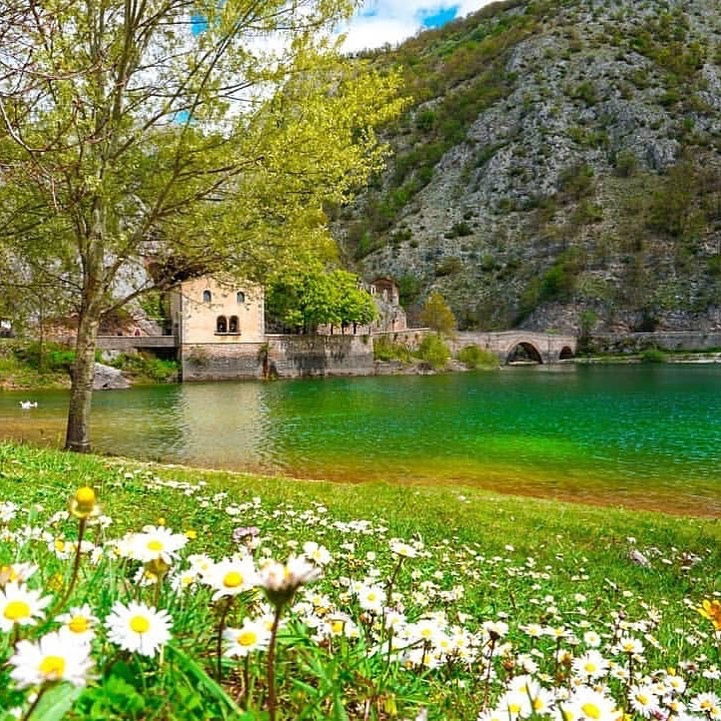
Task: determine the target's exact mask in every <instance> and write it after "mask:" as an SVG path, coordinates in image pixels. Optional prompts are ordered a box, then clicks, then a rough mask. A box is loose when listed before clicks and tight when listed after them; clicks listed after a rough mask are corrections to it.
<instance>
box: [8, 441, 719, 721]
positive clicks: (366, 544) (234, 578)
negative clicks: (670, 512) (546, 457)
mask: <svg viewBox="0 0 721 721" xmlns="http://www.w3.org/2000/svg"><path fill="white" fill-rule="evenodd" d="M80 488H90V489H92V491H93V492H92V495H90V496H88V495H87V494H88V493H89V491H83V492H80V494H79V495H77V491H78V489H80ZM84 494H85V495H84ZM95 498H97V503H98V504H99V505H98V506H97V507H96V504H95ZM69 499H74V501H73V502H72V503H71V506H72V510H74V511H75V514H74V515H73V514H71V513H68V500H69ZM0 534H1V538H2V543H1V544H0V565H4V568H3V570H0V663H2V664H3V665H2V667H1V668H0V710H5V716H3V714H2V712H1V711H0V719H5V718H8V719H10V718H25V719H27V718H32V719H60V718H69V719H211V718H212V719H215V718H218V719H222V718H226V719H271V720H274V719H392V718H397V719H425V718H427V719H476V718H477V717H479V716H480V717H481V718H482V719H484V721H485V720H487V721H491V720H495V719H497V720H498V721H516V719H524V718H533V719H540V718H554V719H559V721H580V720H581V719H589V720H590V719H593V720H594V721H597V720H598V719H603V720H604V721H605V719H619V718H620V717H621V716H622V714H626V715H628V716H629V717H632V718H639V719H641V718H655V719H661V720H665V719H674V718H678V719H679V721H684V719H687V718H692V719H708V720H709V721H714V720H717V719H721V701H719V698H718V691H716V689H718V688H721V671H720V670H719V663H720V640H721V638H720V636H719V630H720V629H721V605H719V603H718V601H717V600H716V599H718V598H720V597H721V550H720V546H719V539H720V538H721V528H720V527H719V524H718V522H716V521H714V520H709V519H703V520H702V519H686V518H679V517H670V516H663V515H659V514H651V513H640V512H634V511H630V510H621V509H613V508H590V507H584V506H573V505H567V504H561V503H555V502H551V501H544V500H537V499H530V498H515V497H504V496H499V495H494V494H489V493H487V492H482V491H478V490H474V489H468V488H459V489H448V488H438V489H436V488H429V487H416V486H414V487H401V486H394V485H387V484H380V483H369V484H359V485H341V484H331V483H325V482H309V481H296V480H291V479H285V478H264V477H258V476H251V475H246V474H237V473H227V472H208V471H200V470H196V469H190V468H180V467H169V466H160V465H151V464H145V463H139V462H135V461H131V460H126V459H117V458H101V457H96V456H77V455H68V454H64V453H59V452H53V451H45V450H38V449H34V448H31V447H27V446H17V445H8V444H6V445H0ZM79 535H80V536H82V538H81V541H82V542H81V543H80V544H78V537H79ZM78 551H79V552H78ZM289 557H291V559H290V561H289V562H288V564H286V560H287V559H288V558H289ZM18 604H19V605H18ZM23 604H24V606H23ZM699 609H701V611H700V610H699ZM71 669H75V671H72V672H71Z"/></svg>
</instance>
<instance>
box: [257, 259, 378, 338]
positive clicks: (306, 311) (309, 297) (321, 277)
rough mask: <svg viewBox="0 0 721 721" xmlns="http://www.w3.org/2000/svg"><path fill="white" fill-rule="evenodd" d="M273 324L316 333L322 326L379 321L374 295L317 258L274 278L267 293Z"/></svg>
mask: <svg viewBox="0 0 721 721" xmlns="http://www.w3.org/2000/svg"><path fill="white" fill-rule="evenodd" d="M266 312H267V314H268V316H269V318H270V319H271V320H275V321H276V322H278V323H281V324H282V325H283V326H285V327H287V328H289V329H292V330H300V329H302V330H304V331H306V332H314V331H315V330H316V329H317V327H318V326H319V325H326V324H327V325H330V326H339V327H347V326H349V325H352V324H354V323H357V324H359V325H367V324H368V323H371V322H372V321H373V320H375V318H376V317H377V309H376V306H375V302H374V301H373V298H372V297H371V295H370V294H369V293H368V292H367V291H365V290H363V289H362V288H360V287H359V284H358V277H357V276H356V275H355V274H353V273H349V272H348V271H345V270H339V269H336V270H332V271H328V270H326V269H325V268H324V266H323V264H322V263H321V262H320V261H319V260H318V259H315V258H306V259H305V260H301V261H300V262H299V264H298V265H294V266H291V267H289V268H286V269H285V270H284V271H281V272H278V273H276V274H274V275H273V276H272V278H271V279H270V283H269V285H268V288H267V290H266Z"/></svg>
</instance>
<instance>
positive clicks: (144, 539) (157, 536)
mask: <svg viewBox="0 0 721 721" xmlns="http://www.w3.org/2000/svg"><path fill="white" fill-rule="evenodd" d="M127 542H128V546H127V549H128V550H127V552H128V555H129V556H130V558H134V559H135V560H136V561H140V562H141V563H149V562H150V561H155V560H156V559H160V560H161V561H163V562H164V563H167V564H171V563H173V561H174V560H175V559H176V558H177V557H178V551H179V550H180V549H181V548H183V546H185V544H186V543H187V542H188V537H187V536H186V535H185V534H184V533H173V532H172V531H171V530H170V529H169V528H166V527H165V526H144V527H143V532H142V533H131V534H130V535H129V537H128V539H127Z"/></svg>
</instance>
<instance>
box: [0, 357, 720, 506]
mask: <svg viewBox="0 0 721 721" xmlns="http://www.w3.org/2000/svg"><path fill="white" fill-rule="evenodd" d="M30 398H32V399H33V400H37V401H38V408H34V409H32V410H22V409H21V408H20V406H19V401H20V400H24V399H30ZM66 409H67V393H66V392H44V393H34V394H28V393H15V392H5V393H0V436H2V437H6V438H7V437H12V438H15V439H18V438H22V439H25V440H28V441H31V442H42V443H48V444H57V445H60V444H61V442H62V438H63V434H64V421H65V413H66ZM91 434H92V441H93V444H94V448H95V449H96V450H98V451H102V452H108V453H114V454H120V455H128V456H134V457H140V458H150V459H154V460H162V461H168V462H181V463H188V464H193V465H198V466H203V467H215V468H232V469H237V470H251V471H262V472H270V473H283V474H288V475H293V476H298V477H304V478H328V479H333V480H339V481H348V482H361V481H363V480H366V479H385V480H387V481H390V482H398V483H435V484H439V483H440V484H449V485H456V486H462V485H474V486H480V487H484V488H488V489H493V490H497V491H500V492H504V493H516V494H523V495H530V496H544V497H555V498H564V499H569V500H577V501H582V502H590V503H603V504H612V505H616V504H618V505H626V506H634V507H642V508H653V509H662V510H667V511H671V512H676V513H691V514H699V515H721V465H720V464H719V457H720V455H721V366H716V365H694V366H688V365H683V366H680V365H660V366H574V365H563V366H549V367H524V368H505V369H502V370H499V371H493V372H478V373H459V374H449V375H438V376H431V377H418V376H397V377H378V378H376V377H371V378H349V379H343V378H332V379H325V380H299V381H279V382H274V383H260V382H238V383H203V384H186V385H167V386H152V387H139V388H134V389H132V390H129V391H111V392H99V393H96V394H95V396H94V400H93V415H92V424H91Z"/></svg>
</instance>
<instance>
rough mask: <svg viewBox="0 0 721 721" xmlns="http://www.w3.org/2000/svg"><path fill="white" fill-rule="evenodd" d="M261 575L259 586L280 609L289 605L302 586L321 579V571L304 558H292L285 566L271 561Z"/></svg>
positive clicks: (261, 570)
mask: <svg viewBox="0 0 721 721" xmlns="http://www.w3.org/2000/svg"><path fill="white" fill-rule="evenodd" d="M259 575H260V583H259V585H260V586H261V587H262V588H263V589H264V590H265V595H266V596H267V597H268V600H269V601H270V602H271V603H272V604H273V605H274V606H275V607H276V608H278V607H279V606H282V605H284V604H285V603H288V602H289V601H290V600H291V599H292V598H293V596H294V595H295V592H296V591H297V590H298V589H299V588H300V587H301V586H305V585H306V584H307V583H311V582H312V581H315V580H316V579H318V578H320V576H321V571H320V569H319V568H318V567H317V566H314V565H313V564H311V563H309V562H308V560H307V559H306V558H304V557H303V556H291V557H290V558H289V559H288V560H287V561H286V563H285V564H282V563H278V562H277V561H273V560H271V559H269V560H268V561H267V562H266V564H265V565H264V566H263V568H261V569H260V573H259Z"/></svg>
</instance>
